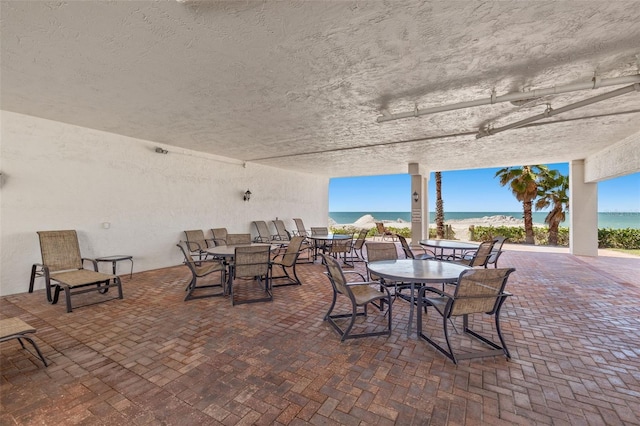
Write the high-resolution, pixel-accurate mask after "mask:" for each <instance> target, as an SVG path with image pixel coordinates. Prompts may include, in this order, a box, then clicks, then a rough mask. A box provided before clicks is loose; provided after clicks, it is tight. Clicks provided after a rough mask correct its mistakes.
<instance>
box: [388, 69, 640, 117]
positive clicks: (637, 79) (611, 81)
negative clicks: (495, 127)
mask: <svg viewBox="0 0 640 426" xmlns="http://www.w3.org/2000/svg"><path fill="white" fill-rule="evenodd" d="M635 83H640V74H634V75H627V76H622V77H613V78H600V77H598V76H595V77H593V78H592V79H591V81H589V82H584V83H572V84H566V85H562V86H553V87H549V88H546V89H535V90H529V91H527V92H514V93H507V94H506V95H502V96H495V95H492V96H491V97H489V98H484V99H477V100H475V101H467V102H458V103H455V104H449V105H441V106H437V107H431V108H424V109H418V108H416V109H414V110H413V111H407V112H400V113H397V114H384V115H381V116H379V117H378V118H376V121H377V122H378V123H383V122H385V121H392V120H399V119H402V118H409V117H419V116H421V115H427V114H435V113H438V112H444V111H453V110H457V109H463V108H472V107H476V106H480V105H490V104H495V103H499V102H513V101H523V100H529V99H533V98H539V97H541V96H546V95H554V94H559V93H567V92H575V91H578V90H593V89H598V88H600V87H608V86H617V85H620V84H635Z"/></svg>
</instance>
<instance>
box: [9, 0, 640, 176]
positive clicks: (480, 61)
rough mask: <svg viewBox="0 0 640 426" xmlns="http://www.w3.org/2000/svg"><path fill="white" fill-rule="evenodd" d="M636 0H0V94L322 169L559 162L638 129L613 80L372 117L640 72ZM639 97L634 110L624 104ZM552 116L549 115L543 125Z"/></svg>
mask: <svg viewBox="0 0 640 426" xmlns="http://www.w3.org/2000/svg"><path fill="white" fill-rule="evenodd" d="M639 5H640V2H636V1H621V0H618V1H609V2H604V1H601V0H598V1H548V2H547V1H545V2H540V1H506V0H505V1H495V2H478V1H446V2H444V1H443V2H441V1H427V2H416V1H406V2H405V1H396V0H394V1H304V2H302V1H296V2H291V1H278V2H257V1H223V2H205V1H189V0H184V1H182V2H176V1H69V2H64V1H57V2H42V1H4V0H3V1H2V3H1V10H0V12H1V25H2V28H1V40H2V44H1V48H2V51H1V55H2V56H1V65H2V70H1V71H2V74H1V80H0V83H1V86H0V90H1V93H0V95H1V96H0V100H1V106H2V109H5V110H9V111H15V112H20V113H24V114H29V115H34V116H38V117H43V118H47V119H52V120H57V121H61V122H66V123H72V124H76V125H80V126H85V127H90V128H95V129H100V130H105V131H108V132H114V133H119V134H122V135H127V136H132V137H136V138H142V139H147V140H152V141H157V142H161V143H163V144H167V145H173V146H176V147H181V148H187V149H193V150H197V151H202V152H207V153H211V154H216V155H222V156H226V157H231V158H235V159H239V160H242V161H248V162H256V163H261V164H265V165H270V166H274V167H281V168H288V169H292V170H299V171H305V172H311V173H320V174H324V175H328V176H334V177H335V176H353V175H368V174H369V175H370V174H389V173H406V172H407V164H408V163H412V162H417V163H421V164H423V165H425V166H426V167H427V168H428V169H429V170H456V169H470V168H480V167H498V166H507V165H521V164H535V163H552V162H565V161H569V160H572V159H580V158H585V157H587V156H588V155H590V154H591V153H594V152H597V151H599V150H601V149H602V148H603V147H605V146H608V145H610V144H612V143H615V142H616V141H618V140H620V139H623V138H625V137H627V136H629V135H631V134H634V133H637V132H639V131H640V124H639V123H640V113H639V112H637V111H640V92H633V93H629V94H626V95H624V96H620V97H616V98H613V99H609V100H606V101H603V102H599V103H596V104H594V105H591V106H588V107H584V108H581V109H577V110H575V111H572V112H568V113H564V114H560V115H557V116H555V117H553V118H547V119H544V120H541V121H539V122H537V124H536V125H533V126H530V127H525V128H520V129H514V130H509V131H505V132H502V133H499V134H496V135H494V136H490V137H485V138H481V139H476V137H475V134H476V133H477V132H478V130H479V128H480V127H486V126H493V127H500V126H503V125H505V124H508V123H511V122H514V121H517V120H520V119H523V118H526V117H529V116H533V115H536V114H539V113H541V112H543V111H544V110H545V108H546V105H547V104H550V105H551V107H552V108H554V109H557V108H559V107H562V106H564V105H567V104H570V103H573V102H577V101H579V100H582V99H586V98H589V97H592V96H595V95H597V94H600V93H605V92H609V91H612V90H615V89H617V88H619V87H620V86H615V87H607V88H600V89H596V90H587V91H578V92H572V93H566V94H559V95H553V96H545V97H544V98H541V99H538V100H534V101H532V102H529V103H527V104H525V105H524V106H516V105H513V104H512V103H509V102H506V103H498V104H494V105H486V106H480V107H474V108H467V109H460V110H455V111H449V112H443V113H439V114H433V115H426V116H422V117H417V118H407V119H402V120H395V121H390V122H384V123H378V122H377V121H376V118H377V117H378V116H380V115H381V114H382V113H383V111H386V112H388V113H391V114H394V113H398V112H406V111H411V110H413V109H415V108H416V107H417V108H419V109H422V108H428V107H433V106H439V105H445V104H451V103H456V102H463V101H472V100H476V99H485V98H488V97H490V96H491V93H492V91H495V94H496V96H500V95H504V94H507V93H510V92H518V91H523V90H533V89H542V88H548V87H552V86H558V85H566V84H571V83H580V82H589V81H590V80H591V79H592V77H593V76H594V73H597V75H598V76H599V77H601V78H603V79H607V78H613V77H618V76H623V75H633V74H637V73H638V67H639V65H638V63H639V61H640V59H639V56H638V55H640V7H638V6H639ZM630 111H636V112H630ZM549 123H550V124H549Z"/></svg>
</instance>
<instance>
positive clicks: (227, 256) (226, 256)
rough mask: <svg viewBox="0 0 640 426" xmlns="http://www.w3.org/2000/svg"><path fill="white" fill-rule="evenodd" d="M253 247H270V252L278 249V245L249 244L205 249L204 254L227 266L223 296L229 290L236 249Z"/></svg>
mask: <svg viewBox="0 0 640 426" xmlns="http://www.w3.org/2000/svg"><path fill="white" fill-rule="evenodd" d="M254 246H270V247H271V248H270V250H271V251H273V250H277V249H279V248H280V244H269V243H249V244H234V245H226V246H215V247H209V248H207V249H206V252H207V253H209V254H211V255H212V256H215V257H218V258H222V259H223V261H224V263H225V264H226V265H227V288H225V289H224V294H225V295H226V294H227V291H228V289H229V288H231V283H232V280H233V269H232V267H233V260H234V259H235V257H236V247H254Z"/></svg>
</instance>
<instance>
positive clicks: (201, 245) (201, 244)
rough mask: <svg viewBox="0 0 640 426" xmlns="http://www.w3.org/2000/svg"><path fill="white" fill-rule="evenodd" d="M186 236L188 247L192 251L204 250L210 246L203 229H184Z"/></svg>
mask: <svg viewBox="0 0 640 426" xmlns="http://www.w3.org/2000/svg"><path fill="white" fill-rule="evenodd" d="M184 236H185V238H186V243H187V248H188V249H189V251H191V252H194V251H197V250H204V249H206V248H207V247H208V245H207V241H206V239H205V238H204V232H203V231H202V229H192V230H190V231H184Z"/></svg>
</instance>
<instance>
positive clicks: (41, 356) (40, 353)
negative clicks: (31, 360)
mask: <svg viewBox="0 0 640 426" xmlns="http://www.w3.org/2000/svg"><path fill="white" fill-rule="evenodd" d="M20 338H22V339H25V340H26V341H28V342H29V343H31V346H33V349H35V351H36V352H37V353H38V357H40V360H42V363H43V364H44V366H45V367H48V366H49V364H47V360H46V359H44V356H43V355H42V352H40V348H39V347H38V345H37V344H36V342H34V341H33V339H32V338H31V337H27V336H25V335H22V336H20V337H18V342H20V344H21V345H22V347H23V348H24V349H26V348H25V347H24V343H22V340H21V339H20Z"/></svg>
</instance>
